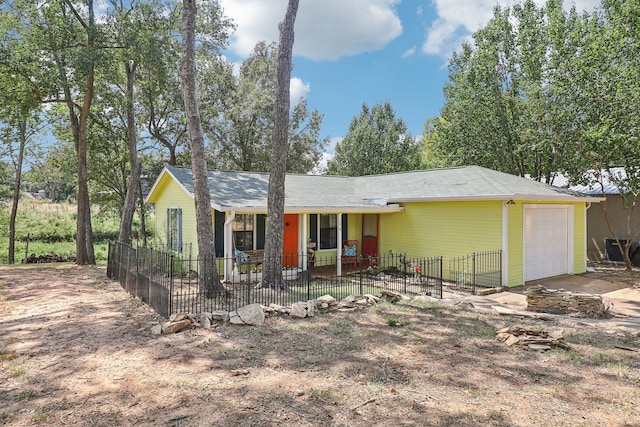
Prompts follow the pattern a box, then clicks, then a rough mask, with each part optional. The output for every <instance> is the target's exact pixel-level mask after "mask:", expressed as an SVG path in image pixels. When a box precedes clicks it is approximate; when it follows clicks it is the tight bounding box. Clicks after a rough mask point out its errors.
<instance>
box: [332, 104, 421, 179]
mask: <svg viewBox="0 0 640 427" xmlns="http://www.w3.org/2000/svg"><path fill="white" fill-rule="evenodd" d="M421 166H422V144H421V143H420V142H419V141H416V139H415V138H414V137H412V136H411V134H409V133H408V132H407V125H406V124H405V122H404V120H402V119H398V118H396V114H395V111H394V110H393V107H391V103H390V102H389V101H386V102H385V103H384V104H377V105H374V106H373V108H369V106H367V104H362V110H361V111H360V114H359V115H358V116H357V117H354V118H353V119H352V120H351V124H350V125H349V132H347V135H346V136H345V137H344V139H343V140H342V142H339V143H338V144H337V145H336V154H335V156H334V157H333V159H331V160H329V162H328V165H327V167H328V173H329V175H345V176H362V175H375V174H381V173H390V172H402V171H409V170H415V169H420V168H421Z"/></svg>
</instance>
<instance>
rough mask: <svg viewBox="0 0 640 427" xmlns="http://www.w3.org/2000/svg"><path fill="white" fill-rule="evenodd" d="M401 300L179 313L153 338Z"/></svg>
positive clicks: (384, 296)
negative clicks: (278, 317)
mask: <svg viewBox="0 0 640 427" xmlns="http://www.w3.org/2000/svg"><path fill="white" fill-rule="evenodd" d="M402 299H408V298H407V297H405V296H404V295H402V294H400V293H398V292H393V291H386V290H385V291H382V292H380V293H379V294H378V295H371V294H366V295H357V294H352V295H349V296H348V297H346V298H343V299H342V300H340V301H338V300H336V299H335V298H334V297H332V296H331V295H328V294H327V295H323V296H321V297H319V298H317V299H313V300H309V301H306V302H303V301H300V302H296V303H294V304H292V305H291V306H282V305H278V304H270V305H269V306H263V305H261V304H249V305H245V306H243V307H240V308H238V309H237V310H235V311H231V312H227V311H224V310H218V311H214V312H203V313H197V314H193V313H177V314H172V315H171V317H170V318H169V322H166V323H161V324H158V325H155V326H153V327H152V328H151V333H153V334H154V335H168V334H173V333H176V332H180V331H182V330H184V329H187V328H192V327H201V328H207V329H210V328H211V327H212V325H215V324H222V323H229V324H232V325H250V326H260V325H262V324H263V323H264V321H265V319H266V318H267V317H273V316H287V315H288V316H289V317H291V318H294V319H304V318H306V317H313V316H315V313H316V311H322V312H332V311H353V310H356V309H357V308H360V307H366V306H369V305H375V304H377V303H378V302H380V301H382V300H385V301H390V302H398V301H400V300H402Z"/></svg>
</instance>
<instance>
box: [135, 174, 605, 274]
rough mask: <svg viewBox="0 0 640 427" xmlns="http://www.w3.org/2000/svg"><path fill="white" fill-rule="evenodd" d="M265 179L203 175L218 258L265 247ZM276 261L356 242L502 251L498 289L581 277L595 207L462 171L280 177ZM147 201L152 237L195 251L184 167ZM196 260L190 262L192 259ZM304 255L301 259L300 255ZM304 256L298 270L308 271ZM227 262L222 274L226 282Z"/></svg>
mask: <svg viewBox="0 0 640 427" xmlns="http://www.w3.org/2000/svg"><path fill="white" fill-rule="evenodd" d="M268 182H269V175H268V173H252V172H225V171H210V172H209V186H210V189H211V201H212V206H211V208H212V209H213V211H214V212H213V214H214V215H213V217H214V232H215V236H216V250H217V251H218V256H221V257H222V256H224V257H225V258H232V257H233V253H234V249H236V248H237V249H242V250H248V249H260V248H263V247H264V233H265V230H266V227H265V222H266V212H267V190H268ZM285 191H286V199H285V224H284V226H285V243H284V248H283V253H284V254H307V251H308V249H309V244H310V243H313V244H314V245H315V249H316V251H317V255H318V256H319V257H324V256H333V257H334V258H335V259H336V261H337V262H336V268H337V270H338V274H340V273H341V262H340V258H341V256H342V253H341V252H342V250H341V243H342V241H343V240H345V239H350V240H358V241H359V242H360V245H361V247H360V248H359V249H358V252H359V253H361V254H362V255H363V256H376V255H377V254H386V253H389V252H393V253H408V254H411V255H418V256H427V257H429V256H443V257H444V259H445V263H444V268H446V265H447V263H446V260H447V259H450V258H454V257H458V256H464V255H466V254H470V253H473V252H481V251H494V250H501V251H502V259H503V265H502V284H503V285H506V286H517V285H521V284H523V283H524V282H525V281H529V280H535V279H540V278H544V277H551V276H555V275H560V274H573V273H582V272H584V271H585V270H586V208H587V205H588V204H589V203H591V202H598V201H600V200H601V199H600V198H598V197H591V196H588V195H584V194H580V193H577V192H574V191H571V190H568V189H563V188H557V187H553V186H549V185H546V184H541V183H538V182H534V181H530V180H527V179H524V178H519V177H516V176H513V175H508V174H505V173H501V172H496V171H493V170H490V169H486V168H482V167H478V166H468V167H460V168H447V169H433V170H426V171H414V172H406V173H395V174H385V175H373V176H364V177H342V176H326V175H322V176H315V175H287V178H286V184H285ZM146 200H147V203H152V204H155V207H156V216H157V223H156V229H157V230H158V234H159V235H158V236H157V237H158V239H159V240H161V241H163V242H164V243H165V244H167V245H168V246H169V247H171V248H173V249H174V250H176V251H180V250H182V248H183V247H184V245H185V244H187V243H189V244H191V245H192V247H193V250H194V252H195V251H196V250H197V244H196V241H197V239H196V227H195V209H194V202H193V181H192V176H191V169H190V168H181V167H173V166H167V167H165V169H164V170H163V171H162V172H161V173H160V175H159V177H158V178H157V180H156V182H155V183H154V185H153V187H152V188H151V191H150V192H149V195H148V196H147V199H146ZM194 255H195V254H194ZM304 256H306V255H304ZM304 256H302V257H301V258H300V261H299V264H300V265H299V267H300V268H306V267H305V266H306V259H305V258H304ZM231 269H232V265H231V262H230V261H229V262H227V263H226V264H225V266H224V274H225V277H229V274H231Z"/></svg>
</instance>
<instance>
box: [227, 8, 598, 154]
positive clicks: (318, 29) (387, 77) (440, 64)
mask: <svg viewBox="0 0 640 427" xmlns="http://www.w3.org/2000/svg"><path fill="white" fill-rule="evenodd" d="M536 2H538V3H540V4H541V3H542V1H541V0H536ZM499 3H500V4H501V5H507V4H512V3H513V1H504V0H503V1H500V2H499ZM574 3H575V5H576V7H577V8H578V10H582V9H587V10H593V9H594V8H595V7H597V6H598V4H599V1H598V0H575V1H574ZM220 4H221V5H222V7H223V10H224V12H225V14H227V15H228V16H230V17H231V18H232V19H234V21H235V22H236V24H237V26H238V27H237V30H236V32H235V34H234V35H233V37H232V39H231V43H230V46H229V49H228V52H227V55H228V57H229V59H231V60H232V61H234V62H237V63H239V62H241V61H242V60H243V59H244V58H246V57H247V55H249V53H250V52H251V51H252V49H253V47H254V46H255V44H256V43H257V42H258V41H260V40H266V41H275V40H277V39H278V22H279V21H281V20H282V19H283V17H284V12H285V9H286V5H287V0H220ZM495 4H496V2H495V1H493V0H300V5H299V9H298V15H297V18H296V26H295V43H294V57H293V67H294V68H293V72H292V82H291V96H292V102H293V101H294V100H296V99H299V98H300V97H301V96H305V97H306V99H307V102H308V104H309V106H310V107H311V108H316V109H317V110H318V111H319V112H320V113H322V114H324V120H323V127H322V136H323V137H324V136H329V137H331V138H333V144H332V145H334V144H335V143H336V142H337V141H339V140H340V139H341V138H342V137H344V135H345V134H346V133H347V131H348V129H349V123H350V122H351V119H352V118H353V117H354V116H355V115H357V114H358V113H359V112H360V109H361V106H362V104H363V103H364V102H366V103H367V104H368V105H369V106H372V105H374V104H377V103H382V102H385V101H387V100H388V101H390V102H391V105H392V106H393V108H394V109H395V111H396V116H397V117H400V118H402V119H403V120H404V121H405V122H406V123H407V126H408V128H409V132H410V133H412V134H413V135H414V136H417V135H419V134H421V133H422V129H423V126H424V122H425V121H426V120H427V119H428V118H431V117H437V116H438V115H439V112H440V109H441V108H442V105H443V103H444V96H443V93H442V88H443V87H444V85H445V83H446V82H447V80H448V70H447V59H448V57H449V55H450V54H451V52H452V51H454V50H455V49H458V48H459V47H460V43H461V42H462V40H464V39H465V38H469V36H470V34H471V33H472V32H473V31H475V30H476V29H478V28H480V27H481V26H482V25H484V24H486V23H487V22H488V20H489V19H490V18H491V16H492V13H493V12H492V11H493V7H494V5H495ZM570 4H571V3H569V2H566V1H565V6H566V7H569V5H570ZM332 151H333V146H331V147H328V149H327V152H328V153H329V154H331V153H332Z"/></svg>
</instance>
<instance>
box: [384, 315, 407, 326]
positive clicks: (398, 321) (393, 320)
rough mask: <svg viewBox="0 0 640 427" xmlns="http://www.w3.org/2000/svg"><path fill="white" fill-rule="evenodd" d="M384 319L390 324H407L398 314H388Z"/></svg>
mask: <svg viewBox="0 0 640 427" xmlns="http://www.w3.org/2000/svg"><path fill="white" fill-rule="evenodd" d="M384 320H385V322H386V323H387V325H389V326H404V325H405V324H406V322H405V321H404V320H403V319H401V318H399V317H397V316H386V317H385V318H384Z"/></svg>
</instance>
